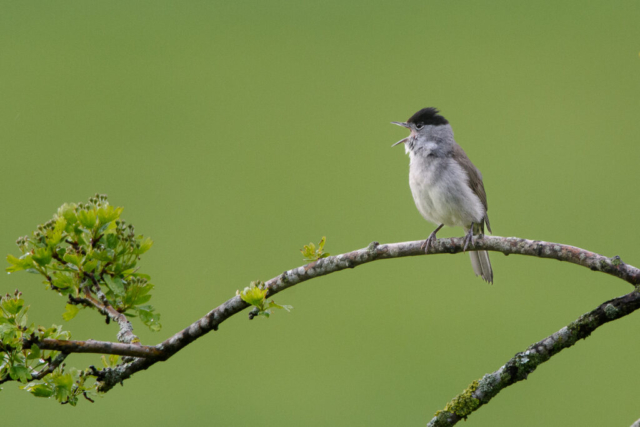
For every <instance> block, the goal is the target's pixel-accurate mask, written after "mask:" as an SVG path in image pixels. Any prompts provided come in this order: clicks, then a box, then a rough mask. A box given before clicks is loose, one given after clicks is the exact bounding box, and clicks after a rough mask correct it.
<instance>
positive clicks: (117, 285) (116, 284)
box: [104, 274, 124, 296]
mask: <svg viewBox="0 0 640 427" xmlns="http://www.w3.org/2000/svg"><path fill="white" fill-rule="evenodd" d="M104 281H105V283H106V284H107V286H108V287H109V289H111V290H112V291H113V293H114V294H116V295H118V296H122V295H124V284H123V283H122V279H121V278H119V277H111V276H110V275H108V274H105V276H104Z"/></svg>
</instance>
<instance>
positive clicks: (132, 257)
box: [7, 194, 161, 331]
mask: <svg viewBox="0 0 640 427" xmlns="http://www.w3.org/2000/svg"><path fill="white" fill-rule="evenodd" d="M122 210H123V208H121V207H114V206H112V205H110V204H109V202H108V201H107V197H106V195H102V194H96V195H95V196H94V197H92V198H90V199H89V202H88V203H84V204H83V203H79V204H75V203H65V204H64V205H62V206H61V207H60V208H59V209H58V211H57V213H56V214H55V215H54V217H53V219H51V220H49V221H48V222H46V223H45V224H42V225H39V226H38V227H37V229H36V231H34V232H33V234H32V235H31V236H24V237H21V238H19V239H18V240H17V242H16V243H17V245H18V248H19V249H20V252H21V253H22V255H21V256H20V257H15V256H13V255H9V256H8V257H7V261H9V264H10V266H9V267H8V268H7V272H8V273H14V272H18V271H23V270H24V271H27V272H29V273H36V274H40V275H42V276H43V277H44V278H45V280H44V284H45V285H46V287H47V288H48V289H52V290H54V291H56V292H58V293H59V294H61V295H67V296H70V297H71V298H70V301H71V303H70V304H68V305H67V306H66V311H65V312H64V314H63V318H64V319H65V320H70V319H72V318H73V317H74V316H75V315H76V314H77V313H78V311H79V310H80V307H79V306H77V305H76V306H74V304H77V303H74V301H78V299H79V298H83V297H86V296H87V295H95V296H97V297H98V299H99V300H100V301H102V303H103V304H105V305H106V304H108V305H110V306H112V307H113V308H115V309H116V310H117V311H118V312H120V313H125V314H127V315H129V316H132V317H136V316H137V317H139V318H140V320H141V321H142V323H144V324H145V325H147V326H148V327H149V328H150V329H151V330H153V331H158V330H160V327H161V325H160V322H159V318H160V315H159V314H157V313H155V310H154V308H153V306H151V305H149V304H148V302H149V300H150V299H151V295H150V291H151V290H152V289H153V285H152V284H151V283H149V276H148V275H146V274H141V273H138V267H137V263H138V261H139V260H140V256H141V255H142V254H144V253H145V252H147V251H148V250H149V249H150V248H151V246H152V245H153V241H152V240H151V239H150V238H148V237H147V238H145V237H144V236H142V235H136V233H135V228H134V226H133V225H132V224H127V223H126V222H125V221H123V220H121V219H120V215H121V214H122Z"/></svg>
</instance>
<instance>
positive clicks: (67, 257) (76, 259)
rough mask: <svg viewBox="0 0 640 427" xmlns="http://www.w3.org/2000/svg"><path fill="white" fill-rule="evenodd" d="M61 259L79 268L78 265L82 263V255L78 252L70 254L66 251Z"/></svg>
mask: <svg viewBox="0 0 640 427" xmlns="http://www.w3.org/2000/svg"><path fill="white" fill-rule="evenodd" d="M62 259H63V260H64V261H65V262H67V263H69V264H73V265H75V266H76V267H78V268H80V266H81V265H82V255H80V254H71V253H66V254H64V256H63V257H62Z"/></svg>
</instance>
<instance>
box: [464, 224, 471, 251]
mask: <svg viewBox="0 0 640 427" xmlns="http://www.w3.org/2000/svg"><path fill="white" fill-rule="evenodd" d="M469 243H471V244H472V245H473V226H472V227H471V228H470V229H469V231H468V232H467V235H466V236H465V238H464V248H462V252H466V251H467V248H468V247H469Z"/></svg>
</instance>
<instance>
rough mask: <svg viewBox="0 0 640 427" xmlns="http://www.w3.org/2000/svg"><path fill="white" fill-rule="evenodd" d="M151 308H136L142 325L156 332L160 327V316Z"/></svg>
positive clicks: (143, 306)
mask: <svg viewBox="0 0 640 427" xmlns="http://www.w3.org/2000/svg"><path fill="white" fill-rule="evenodd" d="M154 310H155V309H154V308H153V306H150V305H141V306H139V307H137V311H138V316H139V317H140V320H142V323H144V324H145V325H147V326H148V327H149V329H151V330H152V331H154V332H158V331H159V330H160V329H161V328H162V325H161V324H160V314H158V313H155V312H154Z"/></svg>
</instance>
